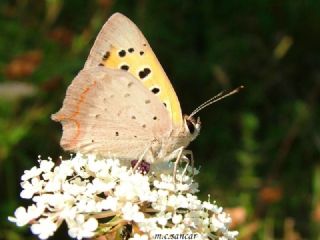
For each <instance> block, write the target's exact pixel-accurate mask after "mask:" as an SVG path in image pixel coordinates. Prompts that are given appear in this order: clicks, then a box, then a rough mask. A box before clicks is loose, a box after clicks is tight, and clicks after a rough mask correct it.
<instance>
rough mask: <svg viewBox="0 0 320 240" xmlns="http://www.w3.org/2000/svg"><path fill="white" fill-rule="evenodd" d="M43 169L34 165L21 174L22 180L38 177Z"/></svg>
mask: <svg viewBox="0 0 320 240" xmlns="http://www.w3.org/2000/svg"><path fill="white" fill-rule="evenodd" d="M41 172H42V171H41V169H40V168H38V167H36V166H34V167H32V168H31V169H30V170H25V171H24V173H23V175H22V176H21V180H22V181H27V180H29V179H30V178H34V177H37V176H39V175H40V174H41Z"/></svg>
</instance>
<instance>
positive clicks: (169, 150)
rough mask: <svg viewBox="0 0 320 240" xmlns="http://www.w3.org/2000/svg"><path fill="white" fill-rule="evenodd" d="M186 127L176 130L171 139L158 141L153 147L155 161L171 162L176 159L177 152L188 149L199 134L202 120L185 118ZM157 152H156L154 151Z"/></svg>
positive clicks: (171, 134)
mask: <svg viewBox="0 0 320 240" xmlns="http://www.w3.org/2000/svg"><path fill="white" fill-rule="evenodd" d="M183 119H184V125H183V126H182V127H181V128H174V130H173V131H172V132H171V133H170V135H169V137H166V138H163V139H160V140H159V141H156V142H155V144H154V145H153V153H154V158H155V159H154V161H161V162H162V161H170V160H172V159H174V158H176V157H177V156H176V155H177V154H175V153H176V150H178V149H180V148H181V147H183V148H186V147H187V146H188V145H189V144H190V142H191V141H193V140H194V139H195V138H196V137H197V136H198V134H199V132H200V128H201V123H200V119H199V118H198V119H194V118H189V117H188V116H184V118H183ZM154 150H155V151H154Z"/></svg>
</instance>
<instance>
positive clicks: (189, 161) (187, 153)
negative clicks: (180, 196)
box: [182, 149, 194, 177]
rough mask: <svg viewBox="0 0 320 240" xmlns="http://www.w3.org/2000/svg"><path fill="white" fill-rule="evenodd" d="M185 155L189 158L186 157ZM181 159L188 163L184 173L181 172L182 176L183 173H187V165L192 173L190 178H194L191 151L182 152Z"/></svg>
mask: <svg viewBox="0 0 320 240" xmlns="http://www.w3.org/2000/svg"><path fill="white" fill-rule="evenodd" d="M187 155H189V156H190V158H189V157H187ZM182 157H183V159H184V160H185V161H186V162H187V163H188V164H187V166H186V167H185V169H184V171H183V175H184V174H185V172H186V171H187V167H188V166H189V164H191V171H192V177H193V176H194V158H193V152H192V151H191V150H187V149H185V150H183V153H182Z"/></svg>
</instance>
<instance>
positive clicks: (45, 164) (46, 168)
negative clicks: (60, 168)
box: [40, 160, 54, 173]
mask: <svg viewBox="0 0 320 240" xmlns="http://www.w3.org/2000/svg"><path fill="white" fill-rule="evenodd" d="M53 167H54V162H52V161H48V160H42V161H41V162H40V169H41V170H42V172H44V173H46V172H50V171H51V169H52V168H53Z"/></svg>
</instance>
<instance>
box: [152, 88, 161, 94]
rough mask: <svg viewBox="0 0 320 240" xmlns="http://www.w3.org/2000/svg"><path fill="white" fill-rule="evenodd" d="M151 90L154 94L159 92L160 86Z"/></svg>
mask: <svg viewBox="0 0 320 240" xmlns="http://www.w3.org/2000/svg"><path fill="white" fill-rule="evenodd" d="M151 92H153V93H154V94H157V93H159V92H160V88H157V87H154V88H152V89H151Z"/></svg>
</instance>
